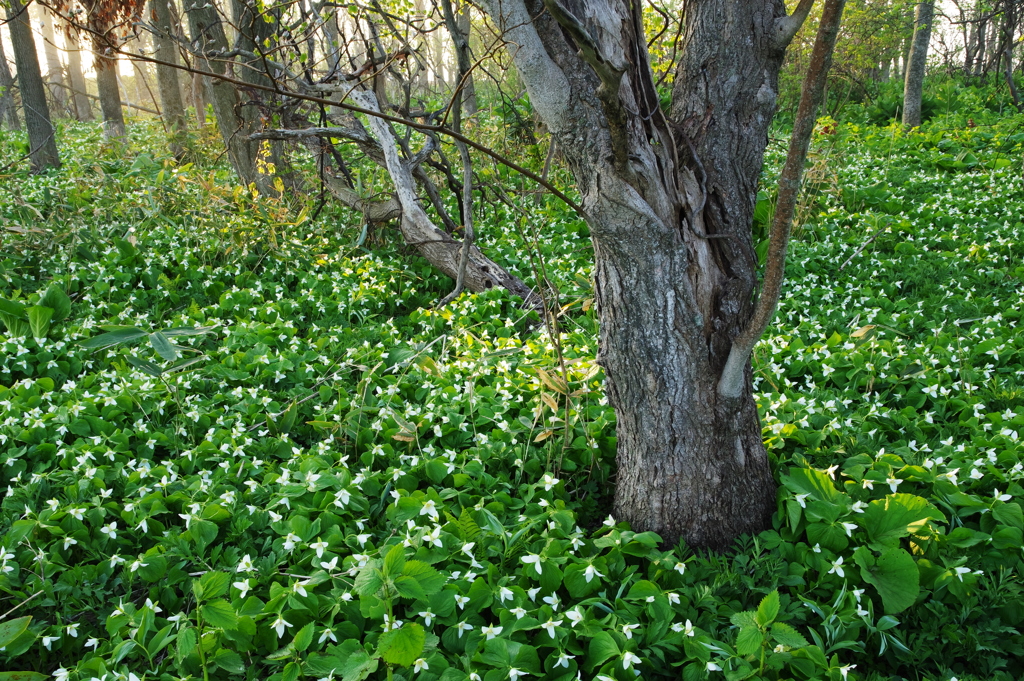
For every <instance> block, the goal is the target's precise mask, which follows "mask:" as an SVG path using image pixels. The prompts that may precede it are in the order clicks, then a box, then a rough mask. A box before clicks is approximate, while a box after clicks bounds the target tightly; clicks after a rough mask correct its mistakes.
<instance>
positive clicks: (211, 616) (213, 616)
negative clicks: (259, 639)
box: [199, 599, 238, 629]
mask: <svg viewBox="0 0 1024 681" xmlns="http://www.w3.org/2000/svg"><path fill="white" fill-rule="evenodd" d="M199 610H200V612H201V613H202V615H203V622H204V623H206V624H209V625H210V626H211V627H217V628H220V629H233V628H234V627H235V625H236V624H237V623H238V615H236V614H235V609H234V608H232V607H231V604H230V603H228V602H227V601H225V600H224V599H218V600H216V601H210V602H209V603H207V604H206V605H204V606H203V607H202V608H200V609H199Z"/></svg>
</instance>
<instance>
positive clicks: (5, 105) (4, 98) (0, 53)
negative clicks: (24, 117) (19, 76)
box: [0, 35, 21, 130]
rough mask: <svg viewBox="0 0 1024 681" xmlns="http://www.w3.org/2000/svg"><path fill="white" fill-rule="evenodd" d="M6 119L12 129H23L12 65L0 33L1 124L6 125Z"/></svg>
mask: <svg viewBox="0 0 1024 681" xmlns="http://www.w3.org/2000/svg"><path fill="white" fill-rule="evenodd" d="M5 121H6V125H7V127H8V128H9V129H10V130H21V121H19V120H18V108H17V106H15V103H14V76H12V75H11V65H10V64H9V63H8V62H7V54H6V53H5V52H4V41H3V36H2V35H0V125H4V124H5V123H4V122H5Z"/></svg>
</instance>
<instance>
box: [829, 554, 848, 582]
mask: <svg viewBox="0 0 1024 681" xmlns="http://www.w3.org/2000/svg"><path fill="white" fill-rule="evenodd" d="M828 574H830V575H831V574H835V575H839V577H842V578H845V577H846V573H845V572H843V557H842V556H839V557H838V558H836V560H835V562H834V563H832V569H831V570H829V571H828Z"/></svg>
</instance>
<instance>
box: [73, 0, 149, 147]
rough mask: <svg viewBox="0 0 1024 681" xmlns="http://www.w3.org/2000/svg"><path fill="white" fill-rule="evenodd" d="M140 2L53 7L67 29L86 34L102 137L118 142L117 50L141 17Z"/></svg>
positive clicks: (85, 0)
mask: <svg viewBox="0 0 1024 681" xmlns="http://www.w3.org/2000/svg"><path fill="white" fill-rule="evenodd" d="M143 7H144V0H56V2H54V3H53V8H54V9H55V10H56V11H58V12H60V13H61V14H62V15H63V16H64V17H65V19H66V20H67V21H68V22H69V30H78V31H82V32H84V33H86V34H88V35H89V37H90V39H91V42H92V47H93V53H94V55H95V60H94V62H93V68H94V69H95V71H96V86H97V89H98V90H99V98H100V110H101V111H102V112H103V134H104V136H105V137H106V139H108V140H111V139H118V138H121V137H124V136H125V134H126V130H125V123H124V111H123V110H122V108H121V90H120V85H119V83H118V76H117V54H118V50H119V49H120V46H121V44H122V42H123V41H124V39H125V37H126V36H127V35H128V33H129V31H131V30H132V26H133V24H135V23H136V22H137V21H138V20H139V18H140V17H141V15H142V10H143Z"/></svg>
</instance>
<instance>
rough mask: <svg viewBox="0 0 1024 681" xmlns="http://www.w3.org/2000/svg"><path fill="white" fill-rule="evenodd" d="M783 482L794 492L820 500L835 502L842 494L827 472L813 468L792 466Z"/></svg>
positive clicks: (783, 477)
mask: <svg viewBox="0 0 1024 681" xmlns="http://www.w3.org/2000/svg"><path fill="white" fill-rule="evenodd" d="M782 484H783V485H785V487H786V488H787V489H789V490H790V491H791V492H793V494H809V495H810V496H811V497H812V498H814V499H817V500H818V501H827V502H831V503H835V502H838V500H839V497H840V496H842V495H841V493H840V492H839V490H837V489H836V488H835V484H834V483H833V482H832V478H830V477H829V476H828V474H827V473H825V472H824V471H819V470H815V469H813V468H790V469H789V475H783V476H782Z"/></svg>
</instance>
